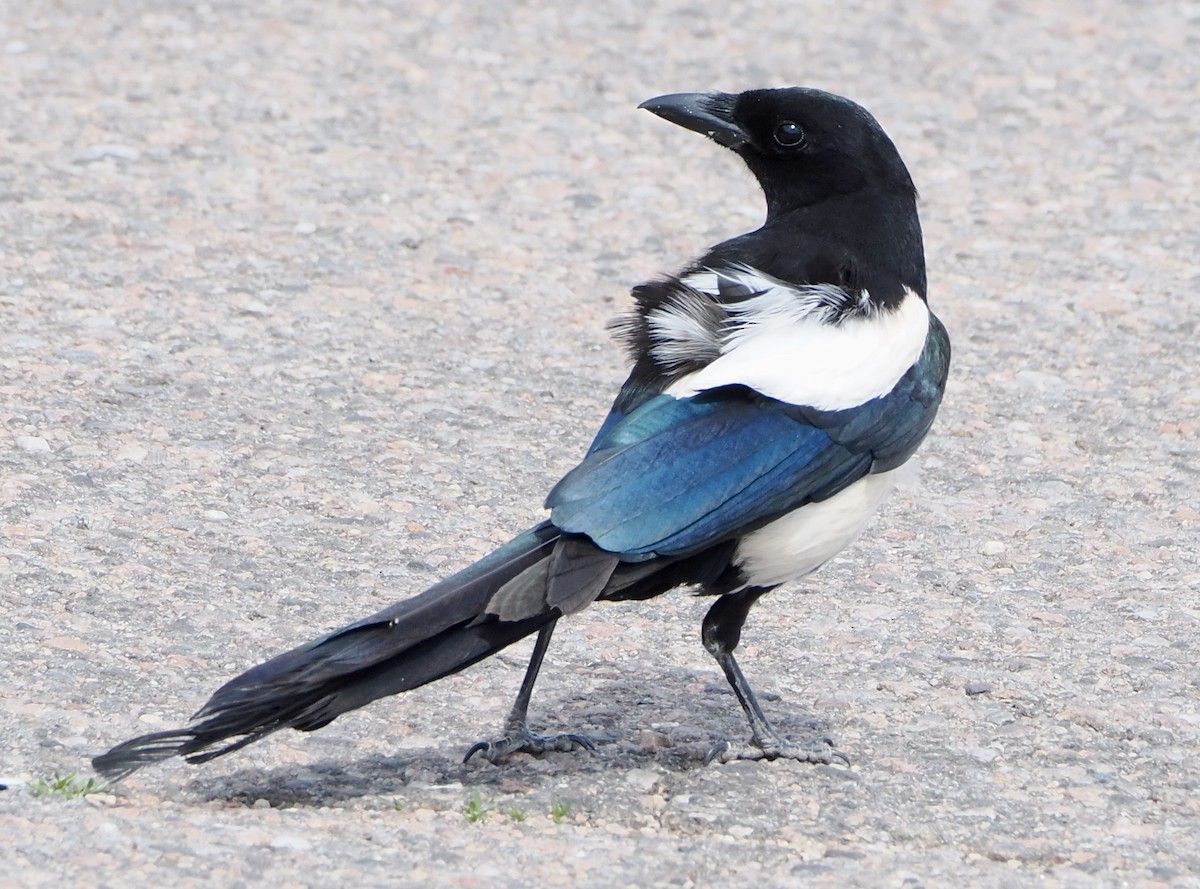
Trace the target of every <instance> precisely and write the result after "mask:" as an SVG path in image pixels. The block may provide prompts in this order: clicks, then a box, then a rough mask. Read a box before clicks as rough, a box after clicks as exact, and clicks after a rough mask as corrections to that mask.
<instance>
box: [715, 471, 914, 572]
mask: <svg viewBox="0 0 1200 889" xmlns="http://www.w3.org/2000/svg"><path fill="white" fill-rule="evenodd" d="M905 472H906V470H905V467H900V468H899V469H894V470H892V471H891V472H881V473H878V474H876V475H867V476H864V477H863V478H861V479H859V480H858V481H856V482H855V483H854V484H852V485H851V486H850V487H848V488H846V490H844V491H841V492H839V493H838V494H835V495H834V496H832V497H830V498H829V499H828V500H822V501H820V502H819V503H808V504H806V505H804V506H801V507H800V508H799V509H794V510H792V511H791V512H789V513H788V514H787V515H785V516H783V517H781V518H778V519H776V520H775V521H773V522H771V524H769V525H765V526H764V527H762V528H759V529H758V530H757V531H754V532H752V533H750V534H747V535H746V536H745V537H743V538H742V539H741V541H740V542H739V543H738V546H737V550H736V551H735V552H734V555H733V564H734V565H736V566H738V567H739V568H740V569H741V570H742V573H743V574H744V575H745V577H746V580H747V584H748V585H749V586H774V585H776V584H779V583H786V582H787V581H789V580H795V579H796V578H798V577H803V576H804V575H806V574H811V573H812V572H813V571H816V570H817V569H818V568H820V567H821V566H822V565H824V564H825V563H826V562H828V561H829V560H830V559H832V558H833V557H834V556H835V555H837V554H838V553H839V552H841V551H842V550H843V549H845V548H846V547H847V546H849V545H850V543H851V542H853V540H854V539H855V538H856V537H858V535H859V534H861V533H862V531H863V529H864V528H865V527H866V526H867V523H868V522H869V521H870V520H871V516H872V515H874V513H875V510H877V509H878V508H879V505H880V504H881V503H883V501H884V499H886V497H887V495H888V494H889V493H890V492H891V490H892V488H893V487H895V485H896V482H897V480H898V478H899V476H900V475H902V474H904V473H905Z"/></svg>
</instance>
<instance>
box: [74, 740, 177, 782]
mask: <svg viewBox="0 0 1200 889" xmlns="http://www.w3.org/2000/svg"><path fill="white" fill-rule="evenodd" d="M195 745H196V736H195V734H193V733H192V732H191V731H189V730H187V729H175V730H173V731H169V732H153V733H152V734H149V735H141V736H139V737H137V738H132V739H130V740H128V741H126V742H124V743H123V744H118V745H117V746H116V747H114V748H112V749H111V750H109V751H108V752H107V753H102V754H100V755H99V756H96V757H93V758H92V768H93V769H95V770H96V772H97V773H98V774H99V775H101V776H102V777H103V778H104V779H105V780H107V781H111V782H116V781H120V780H121V779H122V778H126V777H128V776H129V775H131V774H133V773H134V772H136V771H137V770H138V769H140V768H142V767H143V766H148V765H153V764H154V763H156V762H162V761H163V760H165V759H171V758H172V757H174V756H186V755H188V754H189V753H191V752H192V751H193V750H194V749H195Z"/></svg>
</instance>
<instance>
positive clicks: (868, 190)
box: [93, 88, 950, 778]
mask: <svg viewBox="0 0 1200 889" xmlns="http://www.w3.org/2000/svg"><path fill="white" fill-rule="evenodd" d="M641 107H643V108H646V109H647V110H649V111H652V112H653V113H654V114H657V115H658V116H660V117H663V118H665V119H667V120H669V121H671V122H672V123H676V124H679V125H681V126H683V127H686V128H687V129H690V130H695V131H697V132H700V133H703V134H705V135H707V136H709V137H710V138H711V139H713V140H714V141H716V142H718V143H720V144H721V145H724V146H726V147H727V148H730V149H732V150H733V151H734V152H735V153H737V154H738V155H739V156H741V158H742V159H743V160H744V161H745V162H746V164H747V166H748V167H749V168H750V170H751V171H752V172H753V174H754V176H755V177H756V178H757V180H758V182H759V184H760V185H761V186H762V190H763V192H764V194H765V196H766V201H767V218H766V221H765V222H764V223H763V225H762V227H761V228H759V229H757V230H756V231H753V232H750V233H749V234H745V235H741V236H740V237H736V238H733V239H731V240H728V241H725V242H723V243H721V244H718V245H717V246H716V247H713V248H712V249H711V250H709V251H708V253H706V254H705V255H704V256H702V257H701V258H700V259H698V260H697V261H695V262H694V263H692V264H691V265H690V266H688V267H687V268H685V269H684V270H683V271H682V272H681V273H679V274H678V275H675V276H672V277H668V278H664V279H662V280H658V281H654V282H651V283H648V284H643V285H641V286H639V287H637V288H635V289H634V291H633V295H634V300H635V307H634V309H633V311H632V312H631V313H630V314H629V315H628V316H627V317H625V318H623V319H620V320H619V321H617V322H616V323H615V325H614V326H615V330H616V333H617V336H618V337H619V339H620V340H621V341H622V342H623V343H624V345H625V346H626V348H627V349H628V351H629V353H630V356H631V358H632V361H633V369H632V372H631V373H630V376H629V378H628V380H627V381H626V382H625V384H624V386H622V388H621V390H620V392H619V394H618V395H617V398H616V401H615V402H614V404H613V407H612V410H611V412H610V414H609V415H608V417H607V419H606V420H605V421H604V423H603V425H602V426H601V428H600V431H599V433H598V434H597V436H596V438H595V440H594V441H593V443H592V445H591V448H590V450H589V451H588V453H587V455H586V456H585V457H584V459H583V461H582V462H581V463H580V464H579V465H578V466H576V467H575V468H574V469H573V470H571V471H570V472H569V473H567V475H566V476H565V477H564V478H563V479H562V480H561V481H560V482H559V483H558V484H557V485H555V486H554V488H553V490H551V492H550V495H549V497H548V498H547V501H546V506H547V507H548V508H549V510H550V517H549V519H548V520H547V521H544V522H542V523H541V524H539V525H537V526H535V527H534V528H532V529H530V530H529V531H526V532H525V533H524V534H521V535H520V536H518V537H516V538H515V539H513V540H512V541H511V542H509V543H508V544H506V545H505V546H503V547H501V548H500V549H498V550H497V551H495V552H494V553H492V554H491V555H489V556H487V557H485V558H483V559H481V560H480V561H479V562H477V563H475V564H474V565H472V566H470V567H468V568H466V569H465V570H463V571H461V572H459V573H458V574H456V575H454V576H453V577H450V578H448V579H446V580H444V581H442V582H440V583H438V584H436V585H434V586H433V587H431V588H430V589H428V590H426V591H425V592H424V593H421V594H420V595H417V596H415V597H413V598H410V599H408V600H407V601H403V602H400V603H398V604H396V605H393V606H392V607H390V608H386V609H384V610H383V611H381V612H379V613H378V614H375V615H373V616H371V617H368V618H366V619H365V620H361V621H359V622H358V623H355V624H352V625H350V626H348V627H345V628H344V629H341V630H338V631H337V632H334V633H332V634H330V635H328V636H326V637H324V638H322V639H318V640H316V641H314V642H310V643H308V644H306V645H302V646H300V647H299V648H295V649H292V650H291V651H288V652H285V653H283V654H280V655H278V656H277V657H274V658H272V659H271V660H269V661H266V662H265V663H262V664H259V665H258V666H256V667H253V668H251V669H250V670H248V671H246V672H245V673H243V674H242V675H241V676H238V677H237V678H235V679H233V680H231V681H230V682H228V683H227V684H226V685H224V686H223V687H221V688H220V689H219V690H218V691H217V692H216V694H214V695H213V696H212V698H211V699H210V700H209V701H208V703H207V704H205V705H204V707H203V708H201V710H200V711H199V713H197V714H196V716H195V717H194V718H193V721H192V724H191V725H190V726H188V727H187V728H182V729H178V730H175V731H166V732H156V733H154V734H150V735H144V736H142V737H139V738H135V739H133V740H131V741H127V742H126V743H124V744H121V745H119V746H117V747H114V748H113V749H112V750H110V751H109V752H108V753H105V754H103V755H101V756H98V757H96V758H95V759H94V760H93V765H94V766H95V768H96V770H97V771H99V772H100V773H102V774H104V775H106V776H109V777H114V778H116V777H122V776H124V775H126V774H128V773H129V772H131V771H133V770H135V769H137V768H140V767H141V766H144V765H147V764H148V763H152V762H156V761H158V760H162V759H166V758H168V757H171V756H177V755H178V756H184V757H186V758H187V759H188V761H189V762H205V761H207V760H210V759H212V758H213V757H216V756H220V755H222V754H225V753H228V752H230V751H232V750H236V749H238V748H240V747H243V746H245V745H246V744H249V743H251V742H252V741H256V740H258V739H259V738H262V737H264V736H265V735H268V734H270V733H271V732H274V731H276V730H278V729H282V728H294V729H299V730H301V731H311V730H313V729H317V728H320V727H322V726H324V725H326V724H328V723H329V722H330V721H332V720H333V719H335V718H336V717H338V716H339V715H341V714H343V713H346V712H348V711H350V710H354V709H356V708H358V707H362V706H363V705H365V704H367V703H370V702H371V701H374V700H376V699H377V698H381V697H384V696H386V695H393V694H396V693H398V692H402V691H406V690H408V689H412V688H416V687H417V686H420V685H424V684H425V683H427V682H432V681H433V680H436V679H439V678H441V677H443V676H446V675H449V674H451V673H455V672H458V671H459V670H462V669H463V668H465V667H467V666H469V665H471V664H473V663H475V662H477V661H479V660H481V659H482V658H485V657H487V656H489V655H491V654H494V653H496V652H498V651H500V650H501V649H502V648H504V647H505V646H507V645H509V644H511V643H513V642H515V641H517V640H518V639H521V638H523V637H525V636H528V635H530V634H532V633H535V632H536V633H538V638H537V642H536V644H535V646H534V650H533V655H532V657H531V659H530V663H529V667H528V669H527V671H526V674H525V678H524V680H523V682H522V684H521V687H520V691H519V692H518V694H517V699H516V702H515V703H514V705H513V708H512V711H511V713H510V715H509V719H508V722H507V725H506V735H505V737H504V738H502V739H501V740H498V741H489V742H481V743H479V744H476V745H475V746H474V747H472V748H471V750H470V752H468V754H467V758H468V759H469V758H470V757H471V755H472V754H475V753H481V754H483V755H484V756H486V757H487V758H489V759H491V760H493V761H495V760H497V759H499V758H501V757H504V756H506V755H508V754H511V753H513V752H515V751H518V750H525V751H530V752H539V751H544V750H548V749H558V750H567V749H572V748H575V747H580V746H582V747H588V748H591V747H592V743H591V741H589V740H588V739H587V738H585V737H583V736H581V735H571V734H566V735H557V736H551V737H541V736H537V735H534V734H532V733H531V732H530V731H529V729H528V725H527V721H526V714H527V710H528V706H529V699H530V694H531V692H532V690H533V684H534V681H535V679H536V677H537V673H538V670H539V668H540V666H541V662H542V658H543V656H544V655H545V652H546V647H547V645H548V644H549V641H550V635H551V632H552V631H553V629H554V625H555V622H556V621H557V620H558V619H559V618H560V617H562V616H564V615H567V614H574V613H575V612H577V611H579V610H581V609H583V608H585V607H587V606H588V605H590V604H591V603H592V602H593V601H596V600H628V599H645V598H649V597H651V596H657V595H659V594H661V593H665V592H667V591H668V590H671V589H674V588H676V587H679V586H683V585H695V586H698V587H699V590H700V592H701V593H704V594H708V595H712V596H715V597H716V599H715V602H714V604H713V605H712V606H711V608H710V609H709V611H708V613H707V614H706V616H705V618H704V622H703V626H702V638H703V642H704V646H705V648H706V649H707V650H708V651H709V652H710V653H711V654H712V655H713V657H715V658H716V660H717V662H718V663H719V664H720V665H721V668H722V669H723V670H724V672H725V675H726V677H727V678H728V680H729V683H730V685H731V686H732V687H733V690H734V692H735V693H736V694H737V697H738V700H739V701H740V702H741V705H742V707H743V709H744V710H745V712H746V715H747V717H748V719H749V722H750V729H751V737H750V741H749V744H730V743H728V742H725V743H721V744H718V745H717V746H716V747H715V748H714V749H713V751H712V752H711V753H710V755H709V759H710V760H711V759H713V758H714V757H715V758H718V759H720V760H721V761H727V760H730V759H735V758H764V757H765V758H768V759H773V758H776V757H787V758H791V759H798V760H802V761H806V762H823V763H829V762H833V761H835V760H843V761H844V760H845V757H844V756H843V755H842V754H840V753H839V752H838V751H837V750H835V749H834V748H833V747H832V744H831V743H829V742H828V740H827V739H815V740H812V741H808V742H804V743H794V742H791V741H789V740H787V739H785V738H784V737H782V736H781V735H780V734H779V733H778V732H777V731H776V730H775V729H774V728H773V727H772V725H771V723H770V722H769V721H768V720H767V717H766V716H765V715H764V713H763V711H762V708H761V707H760V706H759V703H758V701H757V700H756V698H755V696H754V693H753V692H752V691H751V689H750V686H749V684H748V683H747V681H746V678H745V676H744V675H743V674H742V671H741V669H740V668H739V666H738V663H737V661H736V660H735V659H734V655H733V652H734V649H735V648H736V647H737V645H738V641H739V639H740V636H741V632H742V625H743V623H744V622H745V619H746V615H747V612H748V611H749V609H750V606H751V605H753V604H754V602H755V601H756V600H757V599H758V598H759V597H760V596H762V595H763V594H764V593H766V592H768V591H769V590H770V589H771V588H773V587H775V586H777V585H779V584H781V583H784V582H786V581H789V580H793V579H795V578H798V577H802V576H804V575H805V574H808V573H809V572H811V571H814V570H816V569H817V568H818V567H819V566H820V565H821V564H822V563H824V562H825V561H827V560H828V559H830V558H831V557H832V556H833V555H834V554H836V553H837V552H838V551H839V550H841V549H842V548H843V547H845V546H846V545H847V544H848V543H850V541H852V540H853V539H854V538H855V537H856V536H857V535H858V534H859V532H860V531H861V530H862V529H863V527H864V526H865V524H866V523H867V521H868V519H869V517H870V516H871V514H872V513H873V512H874V510H875V509H876V507H877V506H878V505H879V504H880V502H881V501H882V500H883V498H884V497H885V495H886V494H887V492H888V491H889V489H890V488H891V487H892V484H893V480H894V476H895V474H896V473H895V470H897V469H898V468H899V467H900V466H902V465H903V464H904V463H905V462H906V461H907V460H908V459H909V457H911V456H912V454H913V452H914V451H915V450H916V449H917V446H918V445H919V444H920V443H921V441H922V439H924V437H925V434H926V433H927V432H928V431H929V428H930V425H931V424H932V423H933V419H934V415H935V414H936V413H937V409H938V405H939V403H940V402H941V398H942V392H943V389H944V387H945V383H946V375H947V371H948V368H949V361H950V342H949V338H948V337H947V334H946V330H945V328H944V327H943V326H942V325H941V323H940V322H939V321H938V319H937V318H936V317H934V315H933V314H931V313H930V311H929V308H928V306H927V304H926V293H925V258H924V251H923V247H922V242H921V228H920V223H919V221H918V218H917V205H916V201H917V195H916V190H915V188H914V186H913V182H912V179H911V178H910V176H909V174H908V170H907V169H906V168H905V166H904V163H903V162H902V161H901V159H900V155H899V154H898V153H897V151H896V148H895V146H894V145H893V144H892V142H891V140H890V139H889V138H888V137H887V135H886V134H885V133H884V131H883V129H882V128H881V127H880V126H879V124H878V123H877V122H876V121H875V119H874V118H873V117H872V116H871V115H870V114H868V113H867V112H866V111H865V110H864V109H863V108H861V107H860V106H858V105H856V104H855V103H853V102H851V101H849V100H847V99H844V98H841V97H838V96H834V95H831V94H829V93H825V92H822V91H820V90H814V89H801V88H792V89H774V90H751V91H749V92H744V93H740V94H736V95H730V94H725V93H687V94H676V95H668V96H660V97H659V98H656V99H651V100H650V101H648V102H645V103H643V105H642V106H641Z"/></svg>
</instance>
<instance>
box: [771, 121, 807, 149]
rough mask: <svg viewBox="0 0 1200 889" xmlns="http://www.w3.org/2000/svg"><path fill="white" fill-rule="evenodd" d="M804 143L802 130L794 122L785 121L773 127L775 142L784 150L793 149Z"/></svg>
mask: <svg viewBox="0 0 1200 889" xmlns="http://www.w3.org/2000/svg"><path fill="white" fill-rule="evenodd" d="M803 141H804V128H803V127H801V126H800V124H798V123H796V122H795V121H794V120H785V121H782V122H780V124H779V126H777V127H775V142H776V143H777V144H779V145H782V146H783V147H784V148H795V147H796V146H797V145H799V144H800V143H801V142H803Z"/></svg>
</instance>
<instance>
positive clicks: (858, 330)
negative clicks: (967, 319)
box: [667, 270, 929, 410]
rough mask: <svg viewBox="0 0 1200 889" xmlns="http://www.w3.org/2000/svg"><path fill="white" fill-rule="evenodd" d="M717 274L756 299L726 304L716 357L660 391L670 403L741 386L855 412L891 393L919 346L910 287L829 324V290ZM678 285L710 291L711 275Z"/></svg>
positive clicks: (920, 311) (922, 308) (916, 301)
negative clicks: (894, 298)
mask: <svg viewBox="0 0 1200 889" xmlns="http://www.w3.org/2000/svg"><path fill="white" fill-rule="evenodd" d="M721 274H722V276H724V277H728V278H731V279H733V280H734V281H736V282H738V283H740V284H745V285H746V286H748V287H751V288H752V290H753V291H754V292H756V293H758V295H757V296H753V297H751V298H749V299H747V300H744V301H742V302H738V303H733V304H731V305H728V306H726V307H725V308H726V311H728V312H729V313H730V319H729V324H730V331H729V334H728V335H727V336H726V337H725V338H724V340H723V342H722V344H721V356H720V357H719V358H717V359H716V360H715V361H713V362H711V363H710V364H708V365H707V366H706V367H704V368H702V369H701V370H698V371H696V372H695V373H692V374H688V375H687V376H685V377H682V378H681V379H679V380H678V381H677V382H676V383H675V384H674V385H673V386H671V387H670V388H669V389H667V393H668V394H670V395H674V396H675V397H676V398H686V397H688V396H691V395H695V394H697V393H698V392H703V391H705V390H708V389H716V388H719V387H721V386H731V385H742V386H748V387H750V388H751V389H754V390H755V391H757V392H760V393H762V394H763V395H766V396H767V397H769V398H777V399H779V400H780V401H786V402H788V403H790V404H803V405H809V406H812V407H815V408H818V409H820V410H840V409H843V408H850V407H856V406H858V405H860V404H862V403H863V402H865V401H870V400H871V399H872V398H878V397H879V396H881V395H886V394H887V393H888V392H890V391H891V390H892V387H893V386H895V385H896V383H897V382H898V381H899V379H900V378H901V377H902V376H904V373H905V372H906V371H907V370H908V369H909V368H910V367H911V366H912V365H913V362H915V361H916V360H917V358H918V357H920V354H921V350H922V349H923V348H924V347H925V337H926V335H927V334H928V332H929V309H928V307H927V306H926V305H925V301H924V300H923V299H921V297H920V296H918V295H917V294H916V293H914V292H912V291H911V290H910V291H908V292H907V293H906V294H905V296H904V299H903V300H902V301H901V303H900V305H898V306H897V307H896V308H894V309H881V310H879V311H869V312H865V313H855V314H851V315H849V316H847V317H845V318H842V319H840V320H838V321H836V322H834V321H831V320H830V319H829V317H828V312H827V310H828V308H829V301H830V298H831V294H830V292H829V291H828V288H821V287H809V288H793V287H790V286H788V285H786V284H783V283H781V282H779V281H776V280H774V279H773V278H769V277H767V276H761V275H760V276H755V273H753V272H751V271H748V270H739V271H734V272H729V273H725V272H722V273H721ZM685 283H687V284H688V285H689V286H691V287H694V288H696V289H698V290H699V289H701V286H702V285H703V287H704V288H705V289H706V292H709V293H715V292H716V287H717V275H716V274H715V273H712V272H701V273H697V274H695V275H691V276H689V277H688V279H687V280H686V281H685ZM710 287H711V288H712V289H711V290H709V289H708V288H710Z"/></svg>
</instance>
